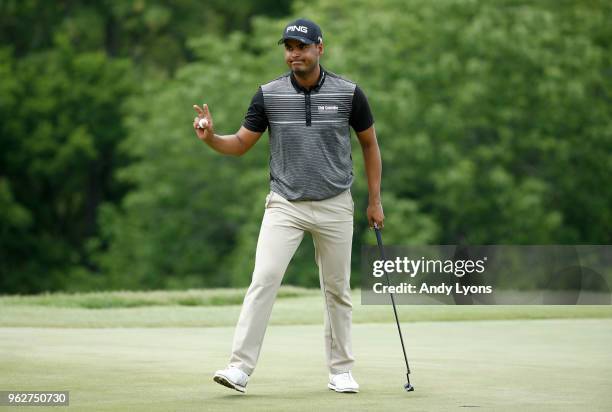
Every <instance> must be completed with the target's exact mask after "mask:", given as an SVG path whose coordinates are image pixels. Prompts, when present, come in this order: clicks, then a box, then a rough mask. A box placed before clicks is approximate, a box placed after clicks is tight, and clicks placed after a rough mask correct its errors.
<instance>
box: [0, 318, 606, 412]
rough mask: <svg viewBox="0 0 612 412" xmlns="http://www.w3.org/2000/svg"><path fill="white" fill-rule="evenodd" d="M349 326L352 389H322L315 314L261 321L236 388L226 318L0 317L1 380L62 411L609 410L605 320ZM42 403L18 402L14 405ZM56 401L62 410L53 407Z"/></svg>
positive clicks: (3, 384)
mask: <svg viewBox="0 0 612 412" xmlns="http://www.w3.org/2000/svg"><path fill="white" fill-rule="evenodd" d="M402 327H403V328H404V333H405V336H406V339H407V346H408V347H407V349H408V353H409V357H410V359H411V361H412V365H411V366H412V368H413V374H412V382H413V383H414V385H415V387H416V391H415V392H412V393H406V392H404V391H403V389H402V385H403V383H404V382H405V376H404V365H403V359H402V354H401V347H400V345H399V340H398V337H397V330H396V328H395V325H394V324H393V323H359V324H355V325H354V328H353V330H354V352H355V356H356V365H355V369H354V376H355V378H356V379H357V381H358V382H359V383H360V385H361V392H360V393H359V394H353V395H351V394H338V393H335V392H332V391H330V390H328V389H327V388H326V383H327V372H326V369H325V362H324V351H323V337H322V326H321V325H297V326H283V325H273V326H270V327H269V328H268V333H267V335H266V339H265V342H264V347H263V350H262V354H261V358H260V362H259V365H258V368H257V370H256V371H255V373H254V374H253V376H252V378H251V381H250V382H249V385H248V387H247V388H248V393H247V394H246V395H241V394H239V393H238V392H235V391H232V390H229V389H227V388H225V387H223V386H220V385H218V384H216V383H214V382H213V381H212V379H211V376H212V374H213V372H214V371H215V370H216V369H218V368H221V367H223V366H225V364H226V362H227V360H228V357H229V350H230V347H231V340H232V334H233V327H208V328H153V327H148V328H91V329H88V328H80V329H76V328H31V327H4V328H0V390H69V391H70V407H69V408H66V410H101V411H102V410H130V411H139V410H142V411H168V410H181V411H184V410H194V411H195V410H199V411H201V410H219V411H233V410H245V411H251V410H261V411H270V410H279V411H281V410H282V411H286V410H291V411H295V410H308V411H320V410H330V411H331V410H339V409H342V410H372V411H374V410H381V411H389V410H411V411H422V410H427V411H447V410H465V409H472V408H478V409H480V410H485V409H486V410H508V411H510V410H512V411H515V410H537V411H548V410H551V411H552V410H554V411H556V410H585V411H592V410H601V411H609V410H611V409H612V394H611V392H610V390H609V388H610V384H611V383H612V351H611V350H610V348H611V347H612V320H611V319H545V320H491V321H487V320H485V321H454V322H419V323H404V324H403V325H402ZM28 409H32V410H35V411H38V410H40V408H20V410H28ZM54 410H61V408H56V409H54Z"/></svg>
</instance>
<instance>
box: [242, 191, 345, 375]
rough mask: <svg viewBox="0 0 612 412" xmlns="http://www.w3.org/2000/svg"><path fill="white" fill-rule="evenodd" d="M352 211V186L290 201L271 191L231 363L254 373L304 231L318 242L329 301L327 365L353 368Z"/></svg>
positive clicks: (317, 254) (333, 369) (333, 368)
mask: <svg viewBox="0 0 612 412" xmlns="http://www.w3.org/2000/svg"><path fill="white" fill-rule="evenodd" d="M353 213H354V204H353V199H352V197H351V192H350V190H346V191H345V192H343V193H341V194H339V195H337V196H334V197H332V198H329V199H325V200H319V201H292V202H290V201H288V200H286V199H285V198H283V197H282V196H281V195H279V194H278V193H275V192H270V194H269V195H268V197H267V198H266V204H265V213H264V217H263V221H262V222H261V229H260V232H259V239H258V241H257V252H256V255H255V269H254V271H253V279H252V281H251V285H250V286H249V289H248V291H247V293H246V296H245V297H244V303H243V305H242V310H241V312H240V318H239V320H238V325H237V326H236V331H235V334H234V342H233V347H232V356H231V358H230V365H233V366H236V367H238V368H240V369H242V371H244V372H245V373H247V374H248V375H251V374H252V373H253V370H254V369H255V365H256V364H257V359H258V358H259V352H260V350H261V346H262V343H263V338H264V334H265V332H266V327H267V326H268V321H269V319H270V314H271V312H272V305H273V304H274V300H275V299H276V294H277V292H278V288H279V286H280V284H281V280H282V279H283V275H284V274H285V271H286V269H287V266H288V265H289V261H290V260H291V258H292V257H293V255H294V254H295V251H296V250H297V248H298V246H299V245H300V243H301V241H302V238H303V237H304V232H305V231H308V232H310V233H311V234H312V238H313V241H314V246H315V260H316V262H317V265H318V266H319V281H320V284H321V291H322V293H323V298H324V301H325V314H324V329H325V333H324V337H325V353H326V359H327V366H328V368H329V371H330V372H331V373H334V374H336V373H342V372H346V371H349V370H351V369H352V367H353V363H354V358H353V354H352V348H351V321H352V304H351V290H350V284H349V279H350V274H351V244H352V240H353ZM296 350H299V348H296Z"/></svg>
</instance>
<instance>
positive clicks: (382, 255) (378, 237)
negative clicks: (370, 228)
mask: <svg viewBox="0 0 612 412" xmlns="http://www.w3.org/2000/svg"><path fill="white" fill-rule="evenodd" d="M374 231H375V233H376V241H377V242H378V250H379V252H380V257H381V259H382V260H383V261H384V260H386V258H385V250H384V248H383V243H382V235H381V233H380V229H378V228H377V227H375V228H374ZM384 272H385V278H386V279H387V286H391V283H390V282H389V275H388V274H387V271H384ZM389 295H390V296H391V303H392V304H393V314H394V315H395V323H396V324H397V331H398V332H399V337H400V342H401V343H402V351H403V353H404V360H405V361H406V371H407V372H406V376H407V377H408V375H410V365H408V356H406V347H405V346H404V338H403V336H402V328H401V327H400V323H399V318H398V316H397V309H396V307H395V299H394V298H393V293H391V292H389ZM408 382H409V383H410V378H409V377H408Z"/></svg>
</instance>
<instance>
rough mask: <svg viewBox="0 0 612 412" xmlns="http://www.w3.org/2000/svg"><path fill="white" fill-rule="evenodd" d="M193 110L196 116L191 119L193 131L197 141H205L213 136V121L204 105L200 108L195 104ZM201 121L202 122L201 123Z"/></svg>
mask: <svg viewBox="0 0 612 412" xmlns="http://www.w3.org/2000/svg"><path fill="white" fill-rule="evenodd" d="M193 108H194V110H195V111H196V112H197V113H198V115H197V116H196V117H195V118H194V119H193V129H194V130H195V132H196V135H197V136H198V139H200V140H202V141H206V140H208V139H210V138H212V137H213V135H214V134H215V132H214V129H213V119H212V116H211V115H210V112H209V110H208V105H207V104H205V105H203V106H202V107H200V106H198V105H197V104H194V105H193ZM202 119H203V121H201V120H202Z"/></svg>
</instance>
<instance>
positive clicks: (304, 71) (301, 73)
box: [291, 62, 317, 77]
mask: <svg viewBox="0 0 612 412" xmlns="http://www.w3.org/2000/svg"><path fill="white" fill-rule="evenodd" d="M316 68H317V63H316V62H315V63H313V64H311V65H310V66H304V67H300V68H297V69H294V68H293V67H292V68H291V71H292V72H293V74H294V75H296V76H297V77H306V76H308V75H309V74H310V73H312V72H313V71H314V70H315V69H316Z"/></svg>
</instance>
